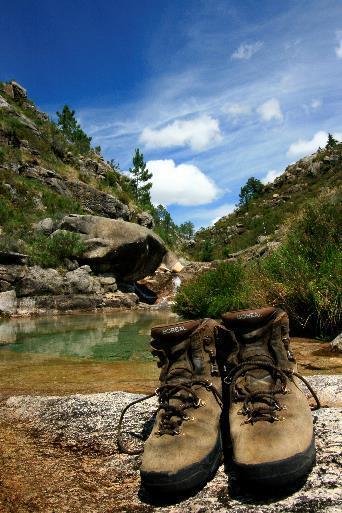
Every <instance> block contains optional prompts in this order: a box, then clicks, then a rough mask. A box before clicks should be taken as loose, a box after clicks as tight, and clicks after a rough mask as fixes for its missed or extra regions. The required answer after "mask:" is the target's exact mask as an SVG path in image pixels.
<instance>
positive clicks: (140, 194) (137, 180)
mask: <svg viewBox="0 0 342 513" xmlns="http://www.w3.org/2000/svg"><path fill="white" fill-rule="evenodd" d="M132 162H133V167H131V168H130V169H129V172H130V173H131V175H132V190H133V195H134V197H135V199H136V201H137V202H138V203H140V205H142V206H148V205H150V204H151V195H150V190H151V187H152V183H151V182H150V181H149V180H151V178H152V173H150V172H149V170H148V169H147V168H146V162H145V161H144V155H143V154H142V153H140V150H139V148H137V149H136V150H135V153H134V155H133V160H132Z"/></svg>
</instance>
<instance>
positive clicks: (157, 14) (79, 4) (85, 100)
mask: <svg viewBox="0 0 342 513" xmlns="http://www.w3.org/2000/svg"><path fill="white" fill-rule="evenodd" d="M0 33H1V40H2V42H1V52H0V70H1V76H0V78H1V79H3V80H8V79H11V78H15V79H16V80H18V81H19V82H21V83H22V84H23V85H24V86H25V87H27V89H28V91H29V94H30V97H31V98H32V99H33V100H34V101H36V103H37V104H38V105H39V106H40V107H41V108H42V109H43V110H45V111H46V112H48V113H49V114H51V115H54V113H55V111H56V110H57V109H60V108H61V107H62V106H63V105H64V104H65V103H67V104H68V105H70V106H71V107H72V108H74V109H75V110H76V112H77V115H78V119H79V120H80V122H81V124H82V127H83V128H84V129H85V130H86V131H87V132H88V133H89V134H90V135H92V137H93V142H94V144H95V145H98V144H99V145H101V147H102V149H103V153H104V156H105V157H106V158H107V159H111V158H114V159H115V160H117V161H118V162H119V163H120V166H121V168H122V169H123V170H127V169H128V167H129V166H130V163H131V158H132V154H133V152H134V149H135V148H136V147H140V148H141V149H142V151H143V152H144V155H145V159H146V160H147V161H148V163H149V168H150V170H152V172H153V189H152V198H153V200H154V202H156V203H163V204H165V205H166V206H167V207H168V208H169V210H170V212H171V214H172V216H173V217H174V219H175V220H176V222H183V221H185V220H187V219H191V220H192V221H193V222H194V223H195V225H196V226H197V227H199V226H205V225H208V224H210V223H212V222H213V220H214V219H216V218H218V217H220V216H222V215H225V214H227V213H228V212H230V211H231V210H232V209H233V207H234V204H235V203H236V202H237V200H238V193H239V190H240V187H241V185H243V184H244V183H245V182H246V180H247V179H248V178H249V177H250V176H256V177H258V178H260V179H262V180H272V179H273V178H274V177H275V176H276V174H277V173H280V172H281V171H282V170H284V168H285V167H286V165H287V164H289V163H291V162H293V161H295V160H297V159H298V158H300V157H301V156H303V155H306V154H309V153H312V152H313V151H315V150H316V149H317V147H318V146H319V145H321V146H322V145H324V143H325V139H326V136H327V132H332V133H334V134H335V135H336V137H338V138H341V139H342V119H341V110H342V109H341V107H342V87H341V83H342V2H341V0H324V1H322V0H318V1H309V0H303V1H299V0H296V1H292V0H284V1H282V2H281V1H278V0H272V1H271V0H263V1H261V2H259V1H255V0H253V1H251V0H235V1H229V0H225V1H221V0H217V1H216V0H215V1H213V0H211V1H210V0H207V1H201V0H193V1H192V0H182V1H180V0H172V1H165V0H159V1H154V0H149V1H147V0H140V1H133V0H125V1H123V0H120V1H114V0H112V1H109V0H107V1H104V0H97V1H96V2H95V1H90V0H69V1H67V0H60V1H59V2H56V1H50V0H17V1H16V2H13V3H12V4H11V3H9V2H7V3H6V4H4V5H3V6H2V9H1V17H0Z"/></svg>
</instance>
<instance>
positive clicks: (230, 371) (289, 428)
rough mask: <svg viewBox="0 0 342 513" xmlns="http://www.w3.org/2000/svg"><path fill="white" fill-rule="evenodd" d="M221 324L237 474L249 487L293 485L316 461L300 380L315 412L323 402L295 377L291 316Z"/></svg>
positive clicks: (255, 313)
mask: <svg viewBox="0 0 342 513" xmlns="http://www.w3.org/2000/svg"><path fill="white" fill-rule="evenodd" d="M222 318H223V323H224V326H225V327H226V328H227V331H226V334H225V340H226V343H227V349H226V362H225V363H226V371H227V376H226V378H225V379H224V381H225V382H226V383H227V385H228V390H229V391H228V394H229V426H230V437H231V442H232V449H233V461H234V465H235V469H236V470H237V471H238V473H239V476H240V478H241V479H243V480H246V481H248V482H249V483H251V484H256V485H271V486H274V487H275V486H277V487H283V486H287V485H290V484H293V483H294V482H297V480H300V479H301V478H302V477H304V476H306V474H307V473H308V472H309V471H310V470H311V468H312V466H313V464H314V461H315V443H314V436H313V424H312V416H311V411H310V407H309V405H308V403H307V400H306V397H305V395H304V394H303V392H302V391H301V389H300V388H299V386H298V385H299V380H298V379H297V378H300V379H301V380H302V381H304V383H305V384H306V385H307V386H308V387H309V389H310V391H311V393H312V394H313V396H314V397H315V399H316V402H317V407H319V402H318V399H317V396H316V395H315V393H314V392H313V390H312V389H311V387H310V385H309V384H308V383H307V382H306V380H305V379H304V378H302V377H301V376H300V375H299V374H297V373H296V364H295V359H294V357H293V355H292V353H291V351H290V347H289V321H288V316H287V314H286V313H285V312H284V311H283V310H281V309H276V308H272V307H269V308H262V309H258V310H243V311H238V312H228V313H225V314H224V315H223V316H222ZM220 332H221V334H222V330H221V331H220Z"/></svg>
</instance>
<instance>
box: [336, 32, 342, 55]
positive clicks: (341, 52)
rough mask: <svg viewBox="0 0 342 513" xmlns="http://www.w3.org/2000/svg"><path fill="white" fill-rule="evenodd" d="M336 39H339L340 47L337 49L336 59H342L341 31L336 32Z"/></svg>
mask: <svg viewBox="0 0 342 513" xmlns="http://www.w3.org/2000/svg"><path fill="white" fill-rule="evenodd" d="M336 37H337V39H338V46H336V47H335V53H336V57H337V58H338V59H342V32H341V31H340V30H339V31H337V32H336Z"/></svg>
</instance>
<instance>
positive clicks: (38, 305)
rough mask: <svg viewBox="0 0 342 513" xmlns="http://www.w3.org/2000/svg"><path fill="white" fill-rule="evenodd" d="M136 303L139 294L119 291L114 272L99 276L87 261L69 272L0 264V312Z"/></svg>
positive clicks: (11, 313)
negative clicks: (86, 263) (93, 271)
mask: <svg viewBox="0 0 342 513" xmlns="http://www.w3.org/2000/svg"><path fill="white" fill-rule="evenodd" d="M137 304H138V297H137V295H136V294H134V293H132V292H127V293H124V292H121V291H118V287H117V283H116V279H115V276H114V275H112V274H110V273H107V274H106V275H100V276H96V275H94V274H93V273H92V270H91V268H90V267H89V266H88V265H83V266H81V267H78V266H77V267H76V269H73V270H71V271H68V272H62V271H60V270H57V269H42V268H41V267H39V266H32V267H27V266H20V265H8V266H5V265H0V316H1V315H4V316H30V315H46V314H57V313H64V312H71V311H75V310H97V309H103V308H133V307H135V306H136V305H137Z"/></svg>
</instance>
